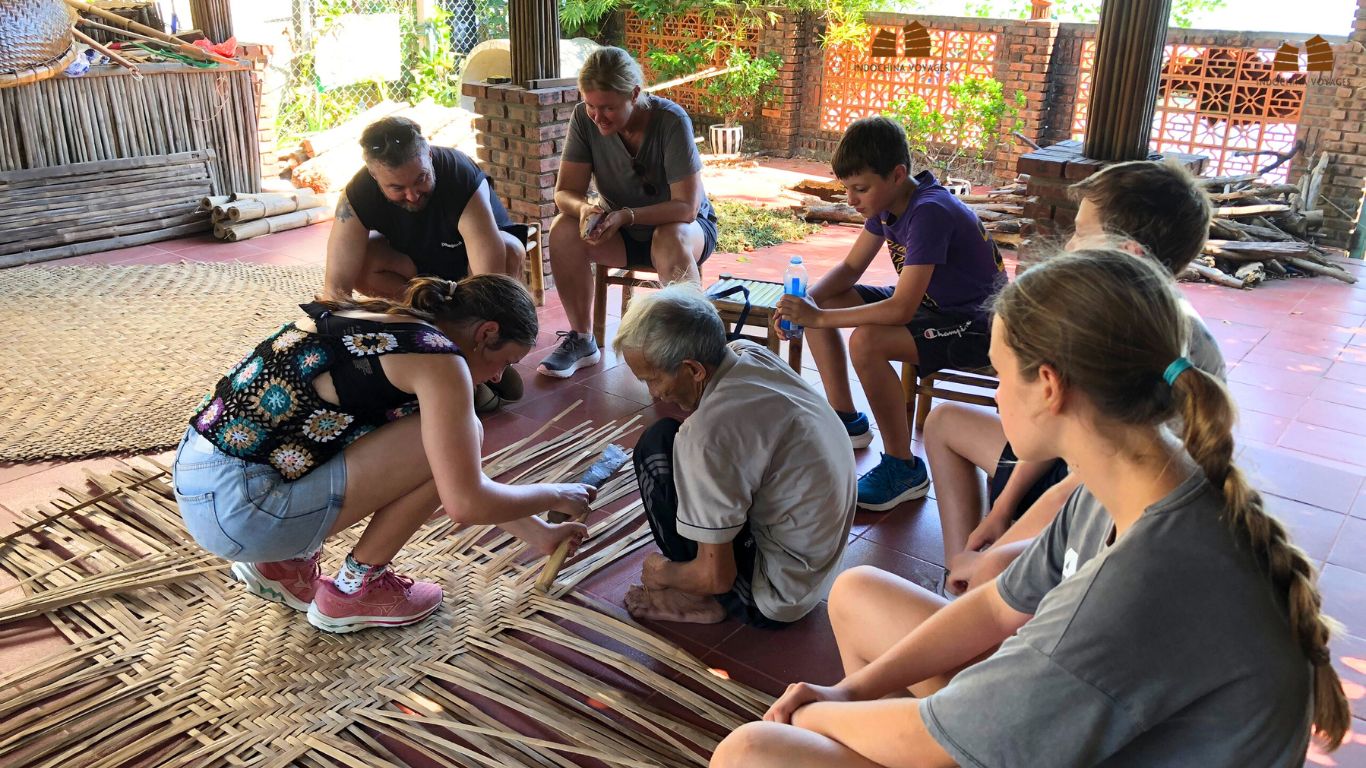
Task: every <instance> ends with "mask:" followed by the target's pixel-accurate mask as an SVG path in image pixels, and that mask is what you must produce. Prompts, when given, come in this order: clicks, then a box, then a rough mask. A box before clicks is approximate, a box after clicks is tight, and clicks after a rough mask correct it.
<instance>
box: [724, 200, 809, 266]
mask: <svg viewBox="0 0 1366 768" xmlns="http://www.w3.org/2000/svg"><path fill="white" fill-rule="evenodd" d="M713 206H714V207H715V208H716V218H717V221H718V224H717V229H718V230H719V231H718V234H717V239H716V250H718V251H721V252H722V253H743V252H745V251H752V250H754V249H755V248H763V247H766V246H770V245H778V244H780V243H790V242H795V241H798V240H801V239H803V238H805V237H806V236H807V235H809V234H811V233H813V232H818V231H820V229H821V225H819V224H808V223H807V222H805V221H803V220H801V219H799V218H797V216H795V215H794V214H792V213H790V212H788V211H784V210H779V209H774V208H760V207H758V206H754V205H749V204H747V203H740V202H736V201H734V200H715V201H713Z"/></svg>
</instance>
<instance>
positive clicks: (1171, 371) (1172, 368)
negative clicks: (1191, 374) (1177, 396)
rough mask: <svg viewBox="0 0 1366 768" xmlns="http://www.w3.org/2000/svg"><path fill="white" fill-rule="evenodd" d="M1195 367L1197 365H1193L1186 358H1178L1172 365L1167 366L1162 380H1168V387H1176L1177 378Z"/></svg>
mask: <svg viewBox="0 0 1366 768" xmlns="http://www.w3.org/2000/svg"><path fill="white" fill-rule="evenodd" d="M1194 367H1195V365H1194V364H1193V363H1191V361H1190V360H1188V359H1186V358H1184V357H1178V358H1176V359H1175V360H1173V361H1172V364H1171V365H1169V366H1167V370H1166V371H1165V372H1163V374H1162V378H1163V379H1166V381H1167V386H1169V387H1174V386H1176V377H1177V376H1180V375H1181V374H1183V373H1185V372H1186V371H1187V370H1188V369H1190V368H1194Z"/></svg>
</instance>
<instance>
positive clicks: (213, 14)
mask: <svg viewBox="0 0 1366 768" xmlns="http://www.w3.org/2000/svg"><path fill="white" fill-rule="evenodd" d="M190 15H191V16H192V17H193V18H194V25H195V27H196V28H197V29H198V30H199V31H200V32H203V33H204V36H205V37H207V38H209V39H210V40H212V41H213V42H215V43H221V42H223V41H224V40H227V39H228V38H230V37H232V36H233V32H232V9H231V8H230V7H229V2H228V0H190Z"/></svg>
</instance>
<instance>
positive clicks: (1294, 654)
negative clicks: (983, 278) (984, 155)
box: [712, 251, 1350, 768]
mask: <svg viewBox="0 0 1366 768" xmlns="http://www.w3.org/2000/svg"><path fill="white" fill-rule="evenodd" d="M1136 307H1142V308H1144V309H1143V311H1135V309H1134V308H1136ZM1189 332H1190V331H1189V321H1188V320H1186V319H1185V318H1184V317H1183V314H1182V312H1181V310H1180V309H1179V307H1178V303H1177V299H1176V296H1175V294H1174V292H1173V290H1172V288H1171V285H1170V279H1169V278H1168V277H1167V276H1166V275H1164V274H1162V272H1161V271H1159V269H1158V267H1156V266H1155V265H1153V264H1150V263H1149V262H1148V261H1147V260H1145V259H1136V258H1133V257H1132V256H1131V255H1129V254H1127V253H1124V252H1121V251H1098V252H1097V251H1091V252H1081V253H1078V254H1076V255H1066V256H1059V257H1056V258H1055V259H1053V260H1051V261H1049V262H1046V263H1044V264H1042V265H1040V266H1038V267H1035V268H1033V269H1030V270H1028V271H1027V272H1025V273H1023V274H1022V275H1020V276H1019V277H1018V278H1017V280H1016V281H1015V282H1014V283H1012V284H1011V285H1010V286H1008V287H1007V288H1005V289H1004V291H1003V292H1002V293H1001V295H1000V296H999V298H998V299H997V300H996V303H995V321H994V323H993V327H992V339H991V348H990V349H991V353H990V354H991V361H992V365H993V367H994V368H995V369H996V371H997V372H998V373H999V375H1000V379H1001V387H1000V390H999V393H998V395H997V400H998V402H999V404H1000V409H1001V418H1002V421H1003V423H1004V426H1005V431H1006V434H1007V436H1008V437H1009V438H1010V441H1011V443H1012V444H1013V445H1014V446H1015V449H1016V453H1017V454H1018V455H1019V457H1020V458H1021V459H1022V460H1036V459H1040V458H1049V457H1054V456H1061V457H1062V458H1064V459H1065V460H1066V461H1067V463H1068V465H1069V466H1070V467H1071V468H1072V471H1073V472H1074V473H1076V475H1077V476H1079V477H1080V478H1081V480H1082V488H1081V489H1080V490H1078V492H1077V493H1076V494H1075V495H1073V496H1072V498H1071V499H1070V500H1069V501H1068V503H1067V505H1066V507H1065V508H1064V509H1063V511H1062V512H1061V513H1060V514H1059V516H1058V518H1057V519H1056V520H1055V521H1054V523H1053V524H1052V526H1051V527H1050V528H1049V529H1048V530H1047V531H1045V532H1044V533H1043V534H1042V535H1041V536H1039V537H1038V539H1036V540H1035V542H1034V543H1033V544H1032V545H1031V547H1030V549H1029V550H1028V551H1027V552H1026V553H1025V554H1024V555H1022V556H1021V557H1020V558H1019V559H1018V560H1016V561H1015V563H1014V564H1013V565H1011V567H1010V568H1009V569H1008V570H1007V571H1006V572H1005V573H1004V574H1002V575H1001V576H1000V577H999V578H998V579H997V580H996V581H995V582H994V583H993V584H988V585H985V586H983V587H982V588H979V589H974V590H972V591H970V592H968V593H967V594H966V595H965V596H963V597H961V598H959V599H958V600H957V601H955V602H953V603H950V604H948V605H944V604H943V600H942V599H941V598H939V597H938V596H937V595H934V594H933V593H930V592H928V591H926V590H924V589H921V588H919V587H917V586H916V585H914V584H911V583H910V582H907V581H905V580H903V579H900V578H898V577H896V576H893V575H891V574H889V573H885V572H883V571H879V570H877V569H875V568H870V567H866V566H865V567H859V568H855V569H852V570H850V571H846V572H845V573H844V574H842V575H841V576H840V578H839V579H838V580H837V581H836V583H835V587H834V590H833V591H832V593H831V595H830V620H831V624H832V625H833V628H834V631H835V637H836V640H837V642H838V644H839V649H840V655H841V657H842V659H843V662H844V666H845V672H846V677H845V678H844V680H842V681H841V682H840V683H839V684H837V685H835V686H831V687H823V686H816V685H809V684H806V683H797V684H794V685H791V686H789V687H788V689H787V692H786V693H784V694H783V696H782V697H781V698H780V699H779V700H778V701H777V702H776V703H775V704H774V705H773V706H772V708H771V709H770V710H769V711H768V713H767V714H766V715H765V717H764V719H765V722H759V723H750V724H748V725H745V726H743V727H742V728H740V729H738V730H737V731H736V732H734V733H732V734H731V735H730V736H729V737H727V738H726V740H725V741H723V742H722V743H721V745H720V746H719V747H718V749H717V750H716V754H715V756H714V757H713V759H712V765H713V766H745V768H763V766H781V768H801V766H949V765H954V764H958V765H964V766H1006V765H1025V766H1042V765H1049V766H1080V765H1097V764H1100V765H1107V766H1121V765H1122V766H1130V765H1132V766H1152V765H1199V766H1205V767H1207V768H1208V767H1209V766H1230V767H1232V766H1239V767H1241V766H1248V765H1258V766H1270V765H1274V766H1291V765H1295V766H1298V765H1301V764H1302V763H1303V761H1304V755H1305V750H1306V749H1307V747H1308V742H1309V738H1310V733H1311V724H1312V726H1313V728H1314V729H1316V730H1317V732H1318V735H1319V737H1320V739H1321V740H1322V742H1323V743H1324V745H1325V746H1326V748H1328V749H1333V748H1336V747H1337V745H1338V744H1339V743H1340V742H1341V741H1342V738H1343V736H1344V734H1345V733H1346V731H1347V728H1348V724H1349V720H1350V712H1349V710H1348V705H1347V700H1346V697H1345V696H1344V694H1343V690H1342V686H1341V683H1340V682H1339V680H1338V677H1337V673H1336V672H1335V671H1334V670H1333V666H1332V663H1331V660H1330V658H1329V652H1328V636H1329V622H1328V620H1327V619H1326V618H1325V617H1324V616H1322V615H1321V614H1320V610H1319V609H1320V596H1319V593H1318V590H1317V588H1316V587H1315V583H1314V580H1315V573H1314V568H1313V566H1312V565H1311V563H1310V562H1309V561H1308V560H1307V559H1306V557H1305V556H1304V554H1303V553H1302V552H1301V551H1300V550H1299V549H1298V548H1296V547H1295V546H1294V545H1293V544H1291V543H1290V541H1289V540H1288V536H1287V534H1286V531H1285V529H1284V528H1283V527H1282V526H1281V524H1280V523H1279V522H1277V521H1276V520H1275V519H1274V518H1272V517H1270V516H1268V515H1267V514H1266V513H1265V512H1264V510H1263V508H1262V500H1261V497H1260V496H1259V495H1258V494H1257V492H1256V491H1254V490H1253V489H1252V488H1250V487H1249V486H1248V484H1247V481H1246V480H1245V479H1244V477H1243V474H1242V472H1240V471H1239V469H1238V468H1237V467H1236V466H1234V465H1233V454H1234V444H1233V436H1232V432H1231V428H1232V425H1233V419H1234V410H1233V404H1232V402H1231V401H1230V399H1229V395H1228V392H1227V391H1226V390H1225V389H1224V387H1223V385H1222V384H1221V383H1220V382H1219V381H1218V380H1217V379H1216V378H1215V377H1213V376H1210V375H1209V374H1207V373H1205V372H1202V371H1201V370H1199V369H1197V368H1194V367H1192V366H1191V364H1190V361H1188V360H1186V359H1185V358H1184V357H1182V355H1181V351H1182V349H1183V348H1184V343H1185V339H1186V336H1187V334H1188V333H1189ZM1177 415H1180V416H1181V417H1182V419H1183V422H1184V424H1185V430H1184V434H1183V435H1182V436H1181V438H1180V439H1177V438H1176V437H1175V436H1174V435H1172V434H1171V432H1170V431H1169V430H1168V429H1166V428H1165V427H1164V426H1163V425H1164V424H1166V423H1168V422H1169V421H1170V420H1171V419H1172V418H1173V417H1174V416H1177ZM998 645H999V646H1000V648H999V650H996V651H995V652H994V653H992V649H995V648H996V647H997V646H998ZM986 654H991V655H990V656H989V657H987V658H983V657H984V656H986ZM906 689H910V691H911V693H912V694H914V695H915V696H918V697H923V698H920V699H914V698H892V699H885V698H883V697H885V696H888V695H891V694H897V693H901V692H903V691H905V690H906ZM794 726H795V727H794Z"/></svg>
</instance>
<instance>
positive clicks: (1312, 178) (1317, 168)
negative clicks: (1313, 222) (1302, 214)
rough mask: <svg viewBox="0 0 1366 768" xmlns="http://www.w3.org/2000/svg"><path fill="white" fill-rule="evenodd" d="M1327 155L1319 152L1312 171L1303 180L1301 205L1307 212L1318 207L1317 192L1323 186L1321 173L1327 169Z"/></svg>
mask: <svg viewBox="0 0 1366 768" xmlns="http://www.w3.org/2000/svg"><path fill="white" fill-rule="evenodd" d="M1328 159H1329V157H1328V153H1327V152H1320V153H1319V159H1318V161H1317V162H1316V163H1314V170H1313V171H1311V172H1310V174H1309V176H1308V178H1306V179H1304V180H1303V182H1304V193H1303V195H1302V196H1303V198H1304V199H1303V201H1302V203H1301V205H1302V206H1303V207H1304V209H1305V210H1307V211H1312V210H1314V209H1316V208H1318V207H1319V190H1320V189H1321V188H1322V186H1323V172H1324V171H1325V170H1326V169H1327V167H1328Z"/></svg>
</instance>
